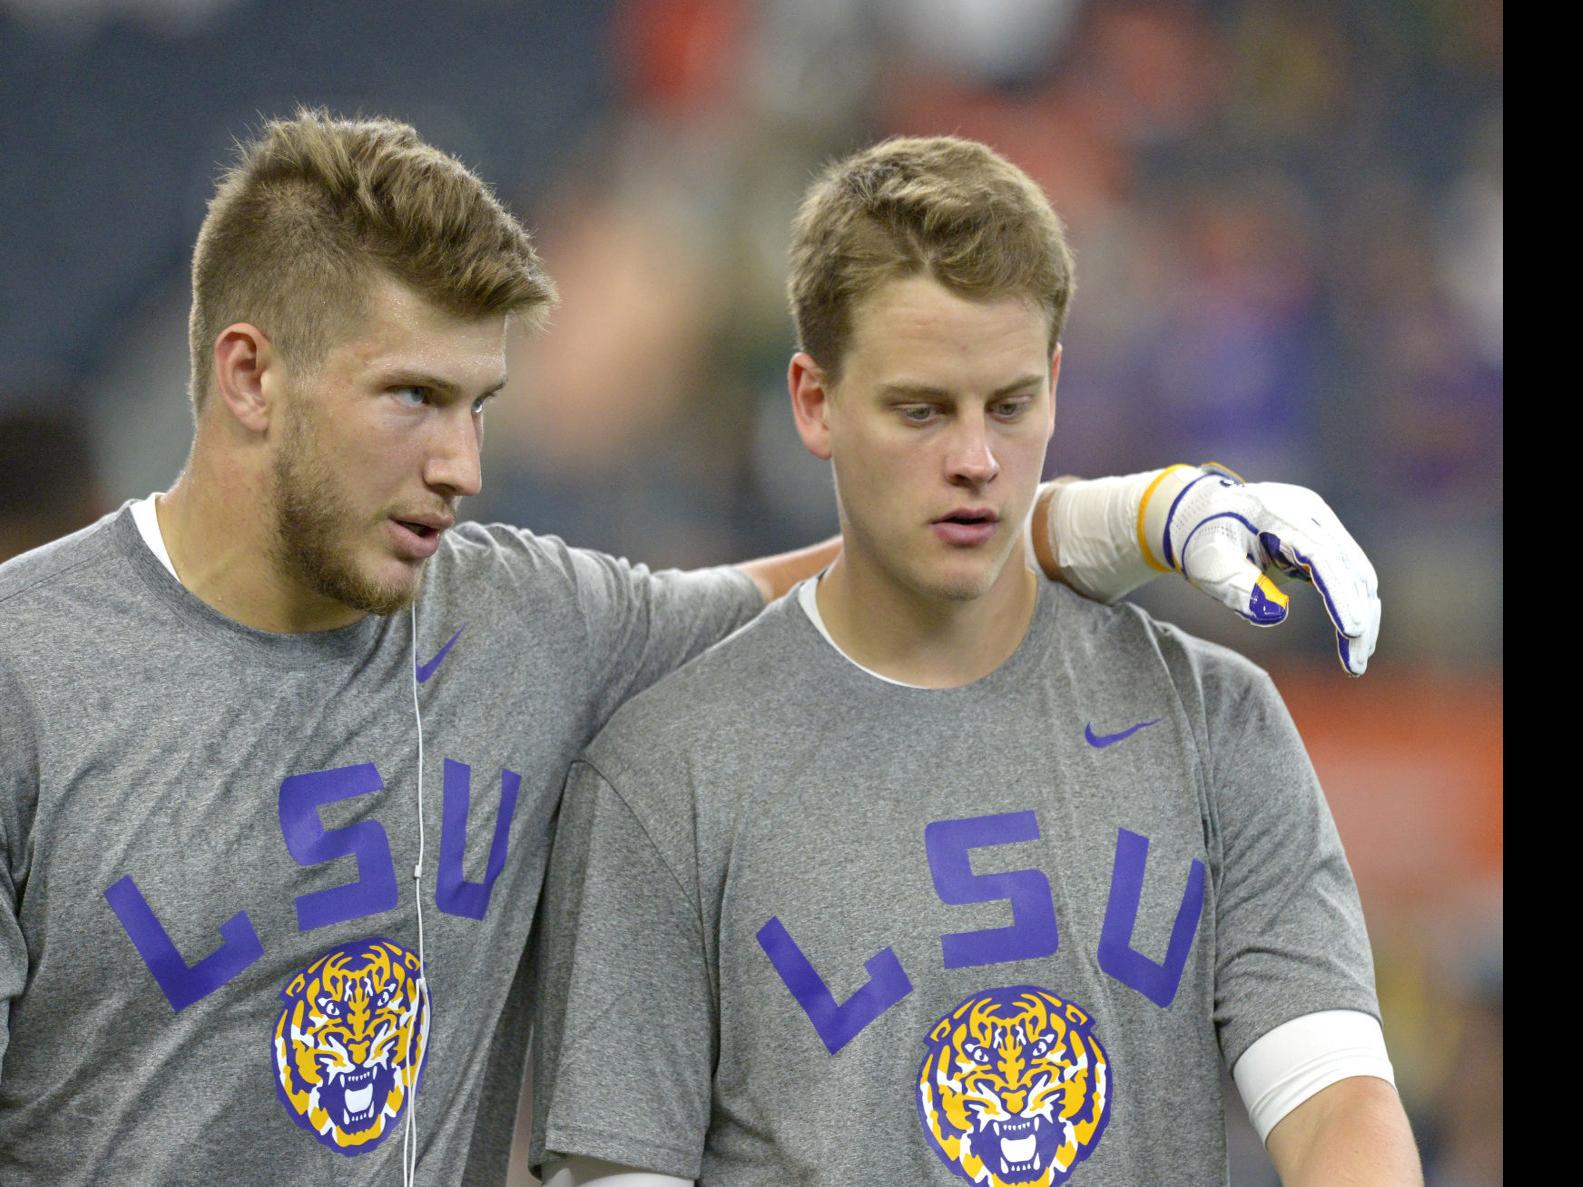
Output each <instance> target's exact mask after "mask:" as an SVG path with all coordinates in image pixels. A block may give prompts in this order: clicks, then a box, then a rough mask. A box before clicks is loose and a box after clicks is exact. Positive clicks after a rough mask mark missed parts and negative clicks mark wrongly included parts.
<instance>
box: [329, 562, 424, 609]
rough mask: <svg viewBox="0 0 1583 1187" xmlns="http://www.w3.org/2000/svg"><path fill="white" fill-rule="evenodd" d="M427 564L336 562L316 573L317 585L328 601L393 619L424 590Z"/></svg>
mask: <svg viewBox="0 0 1583 1187" xmlns="http://www.w3.org/2000/svg"><path fill="white" fill-rule="evenodd" d="M427 563H428V562H427V561H420V562H419V563H418V564H417V565H416V566H414V565H411V564H409V563H407V562H406V561H400V560H393V559H383V560H381V561H378V562H370V563H365V564H361V565H360V564H357V563H355V562H353V561H351V559H350V558H346V562H345V563H336V562H335V561H332V562H331V563H328V564H320V565H318V566H316V568H315V569H314V571H313V577H314V585H315V587H316V588H317V589H318V591H319V592H320V593H321V594H323V595H324V596H325V597H328V598H331V599H332V600H334V601H337V602H339V603H341V605H343V606H347V607H350V608H351V609H353V610H359V611H361V612H362V613H364V614H378V615H382V616H385V615H391V614H395V613H396V612H397V611H399V610H404V609H406V608H407V607H408V606H410V605H411V604H412V602H413V601H414V600H415V599H416V598H417V596H418V592H419V590H421V589H422V588H423V570H424V567H425V566H426V565H427Z"/></svg>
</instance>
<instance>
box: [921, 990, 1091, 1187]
mask: <svg viewBox="0 0 1583 1187" xmlns="http://www.w3.org/2000/svg"><path fill="white" fill-rule="evenodd" d="M925 1045H926V1046H927V1047H928V1049H929V1053H928V1055H927V1056H925V1058H924V1061H923V1067H922V1068H921V1069H920V1071H919V1073H918V1119H919V1121H920V1122H921V1123H922V1125H923V1131H924V1135H925V1137H926V1138H927V1139H928V1141H929V1144H930V1146H932V1147H933V1148H934V1152H935V1153H936V1154H938V1155H939V1156H940V1159H941V1161H942V1162H944V1163H945V1164H946V1166H948V1167H950V1169H951V1171H952V1173H954V1174H956V1175H959V1176H960V1177H962V1178H964V1179H966V1180H967V1181H968V1182H969V1183H980V1184H984V1185H985V1187H1013V1185H1015V1187H1052V1185H1053V1184H1056V1183H1064V1182H1066V1180H1067V1179H1068V1178H1069V1177H1070V1176H1071V1174H1072V1172H1073V1170H1075V1169H1076V1167H1077V1164H1078V1163H1080V1162H1082V1161H1083V1160H1084V1159H1085V1158H1087V1157H1088V1156H1089V1155H1090V1154H1092V1153H1093V1152H1094V1149H1095V1147H1096V1146H1098V1144H1099V1139H1100V1136H1101V1135H1102V1134H1103V1133H1104V1132H1105V1124H1106V1122H1108V1121H1109V1120H1110V1098H1111V1080H1110V1061H1109V1059H1108V1058H1107V1057H1106V1055H1105V1049H1104V1048H1103V1047H1102V1046H1100V1043H1099V1039H1098V1038H1097V1037H1096V1036H1095V1034H1094V1031H1093V1027H1092V1026H1091V1025H1090V1022H1089V1018H1088V1015H1087V1014H1085V1013H1084V1012H1083V1011H1082V1010H1080V1009H1079V1008H1078V1007H1077V1006H1075V1005H1073V1004H1072V1003H1070V1002H1066V1001H1062V1000H1061V999H1060V998H1058V997H1056V996H1055V995H1054V994H1053V993H1049V992H1047V991H1045V990H1043V989H1038V988H1035V987H1033V986H1028V985H1018V986H1011V987H1009V988H1006V989H991V990H986V991H985V992H983V993H979V994H975V995H974V996H973V997H970V998H968V999H967V1000H966V1001H964V1002H963V1003H962V1004H961V1005H959V1006H957V1007H956V1009H954V1010H952V1011H951V1012H950V1013H949V1014H947V1015H946V1016H945V1017H944V1018H941V1019H940V1021H939V1022H937V1023H935V1025H934V1028H933V1029H932V1030H931V1031H930V1032H929V1038H928V1040H927V1042H926V1044H925Z"/></svg>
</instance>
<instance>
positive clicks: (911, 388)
mask: <svg viewBox="0 0 1583 1187" xmlns="http://www.w3.org/2000/svg"><path fill="white" fill-rule="evenodd" d="M1043 380H1044V376H1043V375H1024V376H1023V377H1022V378H1021V379H1014V380H1012V381H1011V382H1010V383H1006V384H1002V385H1001V386H1000V387H998V388H996V389H995V390H994V391H992V392H991V393H990V399H992V400H996V399H999V398H1000V397H1002V396H1009V395H1011V394H1012V393H1013V392H1017V391H1021V390H1022V389H1023V388H1025V387H1033V386H1035V385H1037V384H1039V383H1041V382H1042V381H1043ZM879 390H880V392H881V393H882V394H883V395H887V396H908V397H914V398H920V399H934V400H939V399H948V398H949V397H951V396H953V395H955V394H956V393H954V392H950V391H947V390H946V389H945V388H943V387H933V386H931V385H929V384H926V383H886V384H882V385H881V386H880V389H879Z"/></svg>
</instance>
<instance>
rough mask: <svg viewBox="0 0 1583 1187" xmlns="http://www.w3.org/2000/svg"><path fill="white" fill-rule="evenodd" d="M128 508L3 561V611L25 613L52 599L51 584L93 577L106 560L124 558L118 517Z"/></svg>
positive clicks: (0, 599) (0, 603) (0, 589)
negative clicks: (45, 600)
mask: <svg viewBox="0 0 1583 1187" xmlns="http://www.w3.org/2000/svg"><path fill="white" fill-rule="evenodd" d="M124 510H125V508H122V509H121V510H117V511H112V512H110V514H108V515H106V516H104V517H103V518H102V519H99V520H97V521H95V522H94V523H91V524H89V525H88V526H87V527H85V528H81V529H80V530H78V531H75V532H73V533H72V534H71V535H69V536H62V537H61V538H60V539H59V540H52V541H51V542H50V543H48V544H45V545H43V546H42V547H40V548H35V549H33V550H32V551H31V552H24V553H22V554H21V555H20V556H15V557H12V558H11V559H10V560H8V561H6V562H5V563H4V564H0V613H7V614H11V613H21V612H23V611H24V609H25V608H27V607H29V606H32V605H35V604H37V603H38V602H40V601H41V600H44V599H47V598H49V597H50V596H51V594H50V590H49V587H54V588H55V589H57V590H58V589H59V588H60V587H61V586H62V585H66V584H73V583H77V582H82V581H87V580H92V579H93V578H94V577H95V576H96V575H97V574H98V573H99V572H100V571H101V569H102V566H103V565H104V564H105V563H106V562H111V563H114V562H116V561H119V560H120V559H122V557H123V555H124V554H123V553H122V551H121V548H120V545H119V541H118V540H117V538H116V520H117V519H118V517H119V516H120V515H121V514H122V511H124Z"/></svg>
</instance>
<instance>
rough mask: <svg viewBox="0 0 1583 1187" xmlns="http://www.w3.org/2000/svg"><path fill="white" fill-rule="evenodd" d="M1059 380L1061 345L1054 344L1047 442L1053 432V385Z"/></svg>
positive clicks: (1046, 431)
mask: <svg viewBox="0 0 1583 1187" xmlns="http://www.w3.org/2000/svg"><path fill="white" fill-rule="evenodd" d="M1060 378H1061V344H1060V343H1059V342H1057V343H1056V344H1055V350H1054V351H1053V352H1052V353H1051V355H1050V421H1049V425H1048V426H1047V427H1046V429H1045V434H1044V435H1045V438H1046V439H1047V440H1048V438H1049V437H1050V435H1051V434H1053V433H1054V432H1055V385H1056V383H1057V382H1058V381H1059V380H1060Z"/></svg>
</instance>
